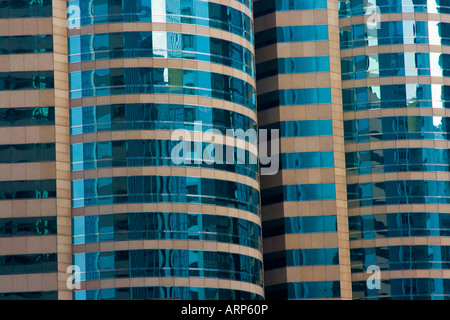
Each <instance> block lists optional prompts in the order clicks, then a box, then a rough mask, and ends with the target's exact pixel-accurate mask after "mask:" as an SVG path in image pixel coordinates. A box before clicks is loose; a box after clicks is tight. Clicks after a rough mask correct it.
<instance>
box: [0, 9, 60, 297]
mask: <svg viewBox="0 0 450 320" xmlns="http://www.w3.org/2000/svg"><path fill="white" fill-rule="evenodd" d="M53 4H54V3H53V1H52V0H39V1H29V0H2V1H0V23H1V24H2V34H1V36H0V207H1V208H0V212H1V214H0V216H1V217H0V247H1V255H0V277H1V280H0V282H1V283H2V286H1V288H0V300H55V299H58V298H59V297H60V294H59V292H58V284H57V279H58V266H59V264H58V262H59V261H58V260H59V258H60V253H59V252H58V250H57V245H56V243H57V236H58V232H59V231H60V222H59V223H57V211H56V207H55V206H54V205H53V204H54V203H56V201H57V182H56V170H55V167H56V159H57V149H58V151H61V148H60V145H58V144H57V143H56V137H55V124H56V121H55V118H56V117H57V116H61V113H58V112H55V109H56V108H55V98H54V89H55V71H54V70H53V67H54V60H53V58H54V47H55V46H54V41H55V38H54V36H53V34H52V32H53V28H52V17H53ZM59 79H60V80H63V78H59ZM13 279H14V280H13ZM13 282H14V284H13Z"/></svg>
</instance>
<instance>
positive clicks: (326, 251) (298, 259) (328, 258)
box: [263, 248, 339, 271]
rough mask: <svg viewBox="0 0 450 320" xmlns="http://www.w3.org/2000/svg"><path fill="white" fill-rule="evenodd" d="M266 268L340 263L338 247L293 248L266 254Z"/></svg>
mask: <svg viewBox="0 0 450 320" xmlns="http://www.w3.org/2000/svg"><path fill="white" fill-rule="evenodd" d="M263 260H264V270H265V271H268V270H273V269H279V268H287V267H304V266H332V265H338V264H339V254H338V249H337V248H320V249H293V250H283V251H278V252H271V253H267V254H264V259H263Z"/></svg>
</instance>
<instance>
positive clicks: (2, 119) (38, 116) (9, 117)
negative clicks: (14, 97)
mask: <svg viewBox="0 0 450 320" xmlns="http://www.w3.org/2000/svg"><path fill="white" fill-rule="evenodd" d="M54 124H55V107H27V108H0V127H21V126H50V125H54Z"/></svg>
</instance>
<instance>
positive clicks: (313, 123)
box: [260, 119, 333, 139]
mask: <svg viewBox="0 0 450 320" xmlns="http://www.w3.org/2000/svg"><path fill="white" fill-rule="evenodd" d="M260 129H266V130H268V136H269V139H270V131H271V130H273V129H278V130H280V137H281V138H290V137H312V136H331V135H332V134H333V127H332V121H331V120H330V119H324V120H298V121H281V122H276V123H273V124H270V125H265V126H261V128H260Z"/></svg>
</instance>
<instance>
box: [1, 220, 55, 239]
mask: <svg viewBox="0 0 450 320" xmlns="http://www.w3.org/2000/svg"><path fill="white" fill-rule="evenodd" d="M55 234H56V217H30V218H2V219H0V238H3V237H25V236H44V235H55Z"/></svg>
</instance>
